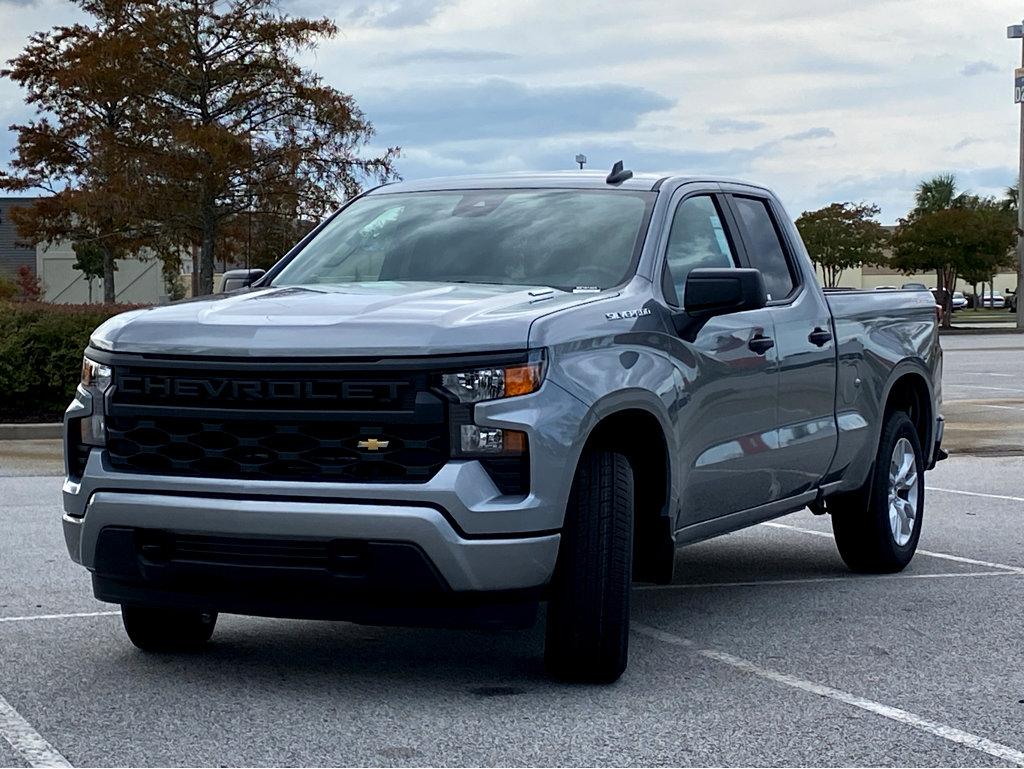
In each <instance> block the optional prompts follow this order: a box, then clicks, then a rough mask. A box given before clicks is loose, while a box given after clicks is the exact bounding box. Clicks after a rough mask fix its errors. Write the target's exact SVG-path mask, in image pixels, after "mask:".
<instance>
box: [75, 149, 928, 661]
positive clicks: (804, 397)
mask: <svg viewBox="0 0 1024 769" xmlns="http://www.w3.org/2000/svg"><path fill="white" fill-rule="evenodd" d="M941 361H942V358H941V350H940V347H939V339H938V333H937V325H936V309H935V305H934V302H933V300H932V297H931V295H930V294H929V293H928V292H926V291H906V292H902V291H896V292H854V291H849V292H840V293H825V292H823V291H822V289H821V288H820V287H819V285H818V283H817V281H816V278H815V274H814V271H813V269H812V266H811V263H810V261H809V260H808V257H807V253H806V251H805V249H804V247H803V244H802V243H801V241H800V237H799V235H798V234H797V231H796V229H795V228H794V226H793V224H792V222H791V220H790V218H789V217H788V216H787V215H786V212H785V211H784V210H783V208H782V206H781V205H780V203H779V201H778V200H777V199H776V197H775V196H774V195H773V194H772V193H771V192H770V191H768V190H767V189H764V188H763V187H759V186H756V185H752V184H745V183H741V182H734V181H727V180H720V179H714V178H709V177H664V178H661V177H654V176H652V177H643V178H641V177H633V176H632V174H630V173H629V172H628V171H621V170H620V169H619V168H617V169H615V170H614V171H613V173H612V174H611V175H609V176H607V177H606V176H604V175H592V174H584V173H579V174H576V173H574V174H571V175H531V176H500V177H491V178H465V179H443V180H433V181H418V182H405V183H398V184H391V185H386V186H383V187H379V188H376V189H374V190H371V191H370V192H368V193H366V194H363V195H361V196H359V197H357V198H355V199H354V200H351V201H350V202H348V203H347V204H346V205H345V206H344V207H343V208H342V209H341V210H340V211H338V212H337V213H336V214H335V215H334V216H332V217H331V218H330V219H328V220H327V221H325V222H324V223H322V224H321V225H320V226H319V227H318V228H317V229H316V230H314V231H313V232H312V233H311V234H310V235H309V236H308V237H307V238H305V239H304V240H303V241H302V242H301V243H299V244H298V245H297V246H296V247H295V248H294V249H293V250H292V251H291V252H289V253H288V254H287V255H286V256H285V257H284V258H283V259H282V260H281V261H280V262H279V263H278V264H277V265H276V266H274V267H273V268H272V269H271V270H270V271H269V272H268V273H267V274H266V275H265V276H263V277H262V278H260V279H259V280H258V281H257V283H256V284H254V285H252V286H251V287H248V288H245V289H243V290H241V291H240V292H234V293H229V294H222V295H217V296H213V297H203V298H201V299H198V300H194V301H185V302H180V303H177V304H172V305H169V306H162V307H152V308H149V309H143V310H135V311H132V312H128V313H125V314H123V315H119V316H117V317H115V318H113V319H111V320H110V321H108V322H107V323H105V324H103V325H102V326H101V327H100V328H98V329H97V330H96V332H95V333H94V334H93V336H92V338H91V341H90V344H89V347H88V349H87V350H86V352H85V362H84V366H83V370H82V381H81V384H80V386H79V387H78V389H77V393H76V396H75V399H74V402H73V403H72V404H71V406H70V407H69V409H68V411H67V416H66V459H67V480H66V482H65V484H64V517H63V522H64V532H65V536H66V539H67V545H68V550H69V552H70V553H71V557H72V558H73V559H74V560H75V561H77V562H78V563H80V564H82V565H83V566H84V567H86V568H87V569H88V570H89V571H90V572H91V573H92V580H93V587H94V592H95V594H96V596H97V597H98V598H99V599H101V600H104V601H110V602H113V603H117V604H120V605H121V607H122V615H123V620H124V625H125V628H126V630H127V633H128V636H129V638H130V639H131V640H132V642H134V643H135V644H136V645H137V646H139V647H140V648H142V649H145V650H161V649H170V648H177V647H181V646H195V645H198V644H201V643H203V642H205V641H206V640H208V639H209V638H210V636H211V633H212V632H213V629H214V624H215V622H216V618H217V614H218V612H230V613H237V614H250V615H262V616H274V617H292V618H321V619H324V618H326V619H343V620H349V621H355V622H364V623H381V624H387V623H403V624H404V623H410V624H450V623H459V622H472V623H478V622H482V623H488V622H513V623H519V624H531V623H532V622H533V621H534V619H535V615H536V612H537V608H538V606H539V605H541V604H542V603H546V614H547V616H546V623H547V624H546V648H545V659H546V662H547V665H548V668H549V670H550V671H551V672H552V673H553V674H555V675H557V676H560V677H563V678H567V679H573V680H590V681H613V680H615V679H616V678H618V677H619V676H620V675H621V673H622V672H623V670H624V669H625V666H626V659H627V646H628V638H629V604H630V584H631V582H632V581H634V580H636V581H654V582H660V583H667V582H669V581H670V580H671V579H672V574H673V564H674V563H675V552H676V548H677V547H679V546H681V545H685V544H687V543H691V542H696V541H698V540H703V539H707V538H709V537H714V536H716V535H719V534H725V533H727V532H730V531H735V530H737V529H740V528H743V527H745V526H751V525H753V524H756V523H758V522H761V521H766V520H768V519H771V518H775V517H778V516H782V515H785V514H787V513H791V512H793V511H797V510H800V509H802V508H805V507H810V508H811V509H812V510H813V511H814V512H817V513H828V514H831V516H832V521H833V526H834V530H835V538H836V544H837V545H838V548H839V552H840V554H841V555H842V557H843V559H844V560H845V561H846V563H847V564H848V565H849V566H850V568H852V569H854V570H856V571H863V572H892V571H897V570H900V569H902V568H903V567H905V566H906V565H907V563H908V562H909V561H910V559H911V557H912V556H913V554H914V550H915V548H916V546H917V542H918V537H919V536H920V533H921V525H922V514H923V511H924V481H923V476H924V471H925V470H927V469H929V468H931V467H932V466H933V465H934V463H935V461H936V460H937V459H938V458H940V457H941V456H943V454H942V451H941V448H940V443H941V440H942V427H943V422H942V417H941V416H940V405H941V395H940V379H941Z"/></svg>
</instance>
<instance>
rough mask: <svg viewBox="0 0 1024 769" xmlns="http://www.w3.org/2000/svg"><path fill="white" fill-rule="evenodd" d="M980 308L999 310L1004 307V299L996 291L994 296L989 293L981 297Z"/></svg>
mask: <svg viewBox="0 0 1024 769" xmlns="http://www.w3.org/2000/svg"><path fill="white" fill-rule="evenodd" d="M981 306H982V307H991V308H992V309H995V310H999V309H1002V308H1003V307H1005V306H1006V299H1004V298H1003V295H1002V294H1000V293H999V292H998V291H996V292H995V293H994V294H993V293H991V292H989V293H987V294H982V295H981Z"/></svg>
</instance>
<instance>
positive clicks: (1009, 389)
mask: <svg viewBox="0 0 1024 769" xmlns="http://www.w3.org/2000/svg"><path fill="white" fill-rule="evenodd" d="M947 387H960V388H965V389H967V390H994V391H996V392H1003V393H1024V390H1022V389H1020V388H1019V387H992V386H989V385H972V384H944V385H943V388H947Z"/></svg>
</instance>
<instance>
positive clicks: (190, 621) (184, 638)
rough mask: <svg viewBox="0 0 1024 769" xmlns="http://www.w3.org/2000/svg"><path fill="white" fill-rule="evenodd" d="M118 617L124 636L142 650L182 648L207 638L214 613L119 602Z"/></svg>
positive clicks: (153, 650)
mask: <svg viewBox="0 0 1024 769" xmlns="http://www.w3.org/2000/svg"><path fill="white" fill-rule="evenodd" d="M121 621H122V622H123V623H124V629H125V631H126V632H127V633H128V638H129V639H131V642H132V643H133V644H135V645H136V646H137V647H139V648H140V649H142V650H143V651H148V652H165V651H184V650H191V649H197V648H199V647H200V646H202V645H203V644H204V643H206V642H207V641H209V640H210V637H211V636H212V635H213V629H214V627H215V626H216V625H217V613H216V612H209V611H201V610H199V609H162V608H157V607H152V606H130V605H122V606H121Z"/></svg>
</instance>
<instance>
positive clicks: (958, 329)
mask: <svg viewBox="0 0 1024 769" xmlns="http://www.w3.org/2000/svg"><path fill="white" fill-rule="evenodd" d="M939 333H940V334H941V335H943V336H946V335H950V336H957V335H961V336H969V335H971V334H979V335H981V334H1019V333H1021V332H1019V331H1017V329H1016V327H1014V326H1010V327H1009V328H1006V327H997V328H992V327H991V326H989V327H987V328H986V327H984V326H982V327H981V328H970V327H969V326H953V328H940V329H939Z"/></svg>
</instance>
